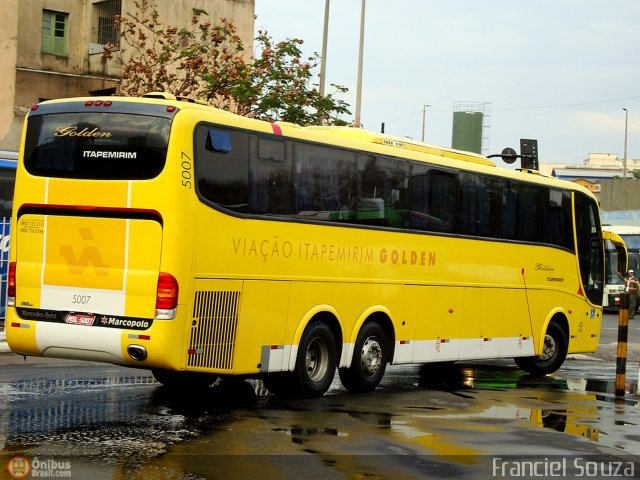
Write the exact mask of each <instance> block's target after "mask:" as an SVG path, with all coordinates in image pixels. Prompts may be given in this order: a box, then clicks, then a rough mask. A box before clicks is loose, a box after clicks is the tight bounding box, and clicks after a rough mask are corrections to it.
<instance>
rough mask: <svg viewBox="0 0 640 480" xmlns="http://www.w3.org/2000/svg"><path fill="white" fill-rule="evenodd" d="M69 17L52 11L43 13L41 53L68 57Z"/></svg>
mask: <svg viewBox="0 0 640 480" xmlns="http://www.w3.org/2000/svg"><path fill="white" fill-rule="evenodd" d="M68 19H69V15H68V14H66V13H62V12H54V11H51V10H43V11H42V39H41V43H40V51H41V52H42V53H51V54H53V55H58V56H61V57H66V56H67V31H68V26H67V25H68V23H69V21H68Z"/></svg>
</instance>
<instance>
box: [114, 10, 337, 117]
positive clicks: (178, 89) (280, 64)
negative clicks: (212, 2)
mask: <svg viewBox="0 0 640 480" xmlns="http://www.w3.org/2000/svg"><path fill="white" fill-rule="evenodd" d="M134 4H135V8H136V11H135V12H134V13H127V14H126V15H125V16H117V17H116V24H117V28H119V31H120V38H121V41H120V48H119V49H117V48H116V46H114V45H108V46H107V47H106V48H105V52H104V56H105V57H106V58H112V57H113V56H116V57H117V58H118V59H119V60H120V61H121V63H122V80H121V82H120V85H119V87H118V91H117V94H118V95H131V96H140V95H143V94H145V93H148V92H151V91H164V92H169V93H172V94H174V95H177V96H189V97H191V98H195V99H200V100H205V101H207V102H209V103H211V104H212V105H214V106H216V107H218V108H222V109H225V110H228V111H231V112H234V113H238V114H240V115H245V116H250V117H253V118H258V119H261V120H267V121H276V120H280V121H287V122H292V123H297V124H300V125H313V124H320V123H326V124H340V125H344V124H346V122H345V121H344V120H341V119H340V116H341V115H345V114H346V115H348V114H350V111H349V109H348V108H349V105H348V104H347V103H346V102H344V101H343V100H340V99H338V98H337V95H338V94H342V93H345V92H346V91H347V89H346V88H345V87H342V86H340V85H335V84H332V86H333V88H334V89H335V92H334V93H332V94H328V95H326V96H322V95H320V93H319V92H318V90H317V88H316V87H317V85H314V84H312V79H313V77H314V75H313V70H314V69H315V68H316V67H317V66H318V64H319V56H318V54H317V53H314V55H313V56H312V57H309V58H308V59H307V60H306V61H303V60H301V57H302V51H301V50H300V48H299V45H301V44H302V43H303V42H302V40H299V39H287V40H284V41H281V42H277V43H274V41H273V39H272V38H271V37H270V36H269V35H268V33H267V32H266V31H260V32H259V34H258V37H257V38H256V39H255V41H256V45H255V47H256V51H259V52H260V53H259V54H258V55H256V57H255V58H250V59H247V56H246V55H245V54H244V45H243V44H242V41H241V39H240V37H238V35H236V28H235V26H234V25H233V23H232V22H231V21H229V20H227V19H225V18H221V19H220V21H219V23H218V24H217V25H212V24H211V23H209V22H207V21H206V18H207V17H208V15H207V12H206V11H204V10H202V9H196V8H194V9H192V16H191V22H190V24H189V25H188V26H186V27H182V28H178V27H175V26H170V25H166V24H163V23H162V22H160V20H159V14H158V11H157V7H156V4H155V1H154V0H136V1H135V2H134Z"/></svg>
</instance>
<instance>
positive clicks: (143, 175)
mask: <svg viewBox="0 0 640 480" xmlns="http://www.w3.org/2000/svg"><path fill="white" fill-rule="evenodd" d="M170 128H171V120H170V119H168V118H161V117H154V116H148V115H134V114H122V113H111V112H109V113H106V112H100V113H95V112H90V113H89V112H87V113H81V114H78V113H53V114H48V115H35V116H32V117H31V119H30V121H29V126H28V130H27V139H26V144H25V155H24V156H25V158H24V164H25V168H26V169H27V171H28V172H29V173H31V174H32V175H37V176H49V177H58V178H80V179H83V178H91V179H100V180H120V179H132V180H144V179H150V178H154V177H156V176H157V175H158V174H159V173H160V172H161V171H162V169H163V168H164V164H165V160H166V155H167V145H168V143H169V131H170Z"/></svg>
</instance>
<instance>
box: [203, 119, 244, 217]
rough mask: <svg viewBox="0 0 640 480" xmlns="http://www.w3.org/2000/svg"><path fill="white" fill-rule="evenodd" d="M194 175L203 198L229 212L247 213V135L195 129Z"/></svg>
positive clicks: (205, 127)
mask: <svg viewBox="0 0 640 480" xmlns="http://www.w3.org/2000/svg"><path fill="white" fill-rule="evenodd" d="M195 172H196V177H197V181H198V192H199V193H200V195H201V196H202V197H204V198H205V199H206V200H208V201H210V202H213V203H215V204H217V205H219V206H221V207H224V208H226V209H228V210H232V211H235V212H239V213H246V212H247V204H248V200H249V190H248V187H249V135H247V134H246V133H243V132H237V131H234V130H229V131H223V130H220V129H216V128H209V127H207V126H204V125H202V126H200V127H198V129H197V130H196V168H195Z"/></svg>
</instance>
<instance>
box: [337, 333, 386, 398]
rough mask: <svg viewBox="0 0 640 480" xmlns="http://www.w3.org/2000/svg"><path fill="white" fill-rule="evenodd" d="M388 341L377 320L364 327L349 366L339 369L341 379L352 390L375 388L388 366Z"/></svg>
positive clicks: (368, 390)
mask: <svg viewBox="0 0 640 480" xmlns="http://www.w3.org/2000/svg"><path fill="white" fill-rule="evenodd" d="M387 357H388V354H387V343H386V337H385V334H384V330H383V329H382V327H381V326H380V325H379V324H378V323H375V322H372V323H367V324H366V325H364V326H363V327H362V329H361V330H360V333H358V338H357V339H356V344H355V347H354V352H353V360H352V361H351V366H350V367H349V368H341V369H339V370H338V372H339V374H340V381H341V382H342V385H344V387H345V388H346V389H347V390H349V391H351V392H370V391H371V390H374V389H375V388H376V387H377V386H378V384H379V383H380V380H382V376H383V375H384V371H385V369H386V368H387Z"/></svg>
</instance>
